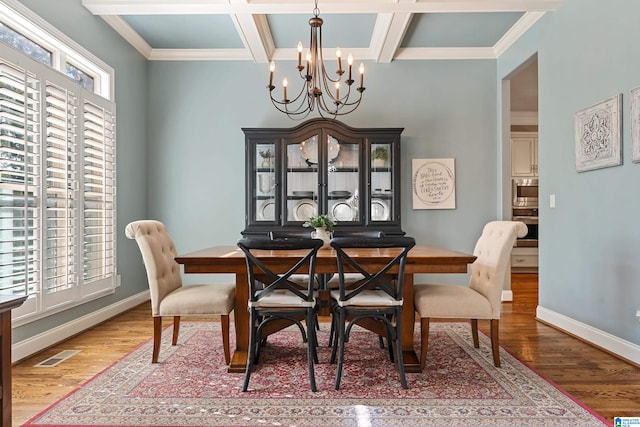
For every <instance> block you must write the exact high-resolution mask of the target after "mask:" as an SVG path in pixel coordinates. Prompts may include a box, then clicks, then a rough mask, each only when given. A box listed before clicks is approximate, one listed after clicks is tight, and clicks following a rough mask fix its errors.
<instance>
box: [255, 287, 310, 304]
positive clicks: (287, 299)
mask: <svg viewBox="0 0 640 427" xmlns="http://www.w3.org/2000/svg"><path fill="white" fill-rule="evenodd" d="M315 304H316V301H315V299H314V300H313V301H305V300H303V299H302V298H300V297H299V296H297V295H296V294H294V293H293V292H290V291H288V290H286V289H276V290H274V291H272V292H270V293H269V294H268V295H266V296H264V297H263V298H261V299H259V300H258V301H249V307H255V308H265V307H278V308H286V307H291V308H300V307H313V306H314V305H315Z"/></svg>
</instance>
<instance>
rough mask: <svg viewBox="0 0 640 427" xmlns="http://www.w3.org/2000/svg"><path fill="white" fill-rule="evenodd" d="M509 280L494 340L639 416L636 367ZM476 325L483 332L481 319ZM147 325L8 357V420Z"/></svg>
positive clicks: (117, 326)
mask: <svg viewBox="0 0 640 427" xmlns="http://www.w3.org/2000/svg"><path fill="white" fill-rule="evenodd" d="M512 288H513V295H514V301H513V302H509V303H504V304H503V315H502V319H501V320H500V343H501V345H502V346H503V347H505V348H506V349H508V350H509V351H510V352H511V353H512V354H514V355H515V356H516V357H518V358H519V359H520V360H522V361H524V362H525V363H527V364H528V365H529V366H531V367H532V368H533V369H535V370H536V371H537V372H539V373H540V374H541V375H543V376H544V377H545V378H547V379H549V380H551V381H553V382H554V383H555V384H557V385H558V386H560V387H561V388H562V389H564V390H565V391H566V392H568V393H570V394H571V395H572V396H574V397H575V398H577V399H578V400H580V401H581V402H583V403H584V404H586V405H587V406H589V407H590V408H591V409H593V410H595V411H596V412H597V413H599V414H600V415H602V416H603V417H605V418H607V419H608V420H610V421H612V420H613V417H615V416H622V417H640V368H639V367H637V366H634V365H632V364H630V363H627V362H625V361H623V360H621V359H618V358H616V357H614V356H612V355H610V354H608V353H606V352H604V351H602V350H599V349H597V348H595V347H593V346H591V345H589V344H586V343H584V342H582V341H580V340H578V339H576V338H574V337H571V336H569V335H567V334H565V333H563V332H561V331H558V330H555V329H554V328H551V327H549V326H547V325H545V324H543V323H541V322H538V321H536V320H535V310H536V307H537V304H538V300H537V275H536V274H513V275H512ZM169 322H170V320H169V319H167V321H166V322H165V323H166V324H167V325H168V324H169ZM479 325H480V329H481V330H483V331H484V332H485V333H487V332H488V327H489V324H488V322H479ZM152 333H153V325H152V321H151V317H150V306H149V304H143V305H140V306H138V307H136V308H134V309H132V310H130V311H128V312H126V313H124V314H122V315H120V316H118V317H116V318H114V319H112V320H109V321H108V322H105V323H103V324H101V325H98V326H96V327H94V328H92V329H91V330H89V331H87V332H85V333H82V334H80V335H78V336H76V337H73V338H71V339H69V340H67V341H65V342H63V343H60V344H57V345H55V346H53V347H52V348H50V349H47V350H45V351H43V352H41V353H40V354H37V355H35V356H33V357H30V358H28V359H25V360H23V361H21V362H20V363H18V364H16V365H14V366H13V370H12V375H13V393H12V394H13V425H14V426H19V425H21V424H23V423H24V422H25V421H27V420H28V419H29V418H31V417H32V416H34V415H36V414H37V413H39V412H40V411H42V410H43V409H45V408H47V407H48V406H49V405H51V404H52V403H54V402H55V401H57V400H58V399H60V398H61V397H63V396H65V395H66V394H68V393H69V392H71V391H73V390H74V389H75V388H76V387H78V386H79V385H81V384H82V383H84V382H86V381H87V380H89V379H90V378H92V377H93V376H94V375H96V374H97V373H99V372H101V371H102V370H104V369H106V368H108V367H109V366H110V365H111V364H113V363H114V362H116V361H117V360H119V359H121V358H122V357H124V356H125V355H126V354H128V353H129V352H131V351H132V350H133V349H135V348H136V347H138V346H139V345H141V344H142V343H144V342H145V341H147V340H148V339H149V338H150V337H151V336H152ZM62 350H81V351H80V353H78V354H76V355H75V356H73V357H71V358H70V359H69V360H67V361H65V362H63V363H61V364H60V365H58V366H55V367H52V368H35V367H34V365H36V364H37V363H39V362H41V361H43V360H45V359H46V358H48V357H50V356H53V355H55V354H57V353H59V352H60V351H62ZM150 361H151V355H149V362H150Z"/></svg>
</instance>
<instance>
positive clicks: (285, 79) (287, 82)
mask: <svg viewBox="0 0 640 427" xmlns="http://www.w3.org/2000/svg"><path fill="white" fill-rule="evenodd" d="M288 85H289V81H288V80H287V78H286V77H285V78H284V79H282V88H283V89H284V102H289V100H288V99H287V86H288Z"/></svg>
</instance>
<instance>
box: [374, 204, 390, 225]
mask: <svg viewBox="0 0 640 427" xmlns="http://www.w3.org/2000/svg"><path fill="white" fill-rule="evenodd" d="M371 219H372V220H373V221H388V220H389V205H388V204H387V202H385V201H384V200H381V199H371Z"/></svg>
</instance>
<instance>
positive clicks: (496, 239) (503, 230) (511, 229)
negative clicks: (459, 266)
mask: <svg viewBox="0 0 640 427" xmlns="http://www.w3.org/2000/svg"><path fill="white" fill-rule="evenodd" d="M526 234H527V226H526V225H525V224H524V223H522V222H519V221H492V222H489V223H488V224H487V225H485V226H484V229H483V230H482V235H481V236H480V238H479V239H478V242H477V243H476V247H475V249H474V251H473V254H474V255H475V256H476V257H477V258H476V260H475V261H474V263H473V264H471V279H470V281H469V285H470V288H471V289H473V290H475V291H476V292H478V293H480V294H482V295H484V297H485V298H487V300H489V303H490V304H491V310H492V316H491V318H492V319H499V318H500V307H501V296H502V288H503V283H504V280H505V277H506V275H507V274H509V271H507V266H508V265H509V258H510V257H511V250H512V248H513V243H514V242H515V240H516V237H524V236H525V235H526Z"/></svg>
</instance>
